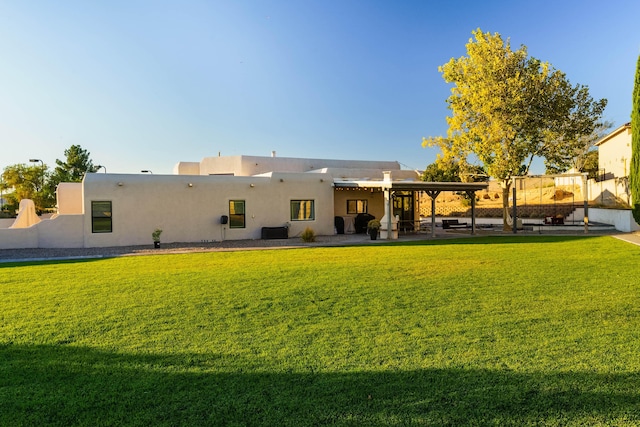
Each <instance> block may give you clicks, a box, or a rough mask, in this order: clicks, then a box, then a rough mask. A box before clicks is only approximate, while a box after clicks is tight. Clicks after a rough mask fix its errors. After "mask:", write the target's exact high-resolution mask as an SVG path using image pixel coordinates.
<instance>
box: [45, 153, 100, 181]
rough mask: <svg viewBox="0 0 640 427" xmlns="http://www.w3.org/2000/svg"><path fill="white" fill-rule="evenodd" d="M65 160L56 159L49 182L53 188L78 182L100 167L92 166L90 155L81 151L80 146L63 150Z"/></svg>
mask: <svg viewBox="0 0 640 427" xmlns="http://www.w3.org/2000/svg"><path fill="white" fill-rule="evenodd" d="M64 155H65V157H66V159H65V160H64V161H63V160H60V159H56V165H57V166H56V168H55V169H54V171H53V174H52V175H51V179H50V181H49V183H50V186H51V187H53V188H55V187H56V186H57V185H58V184H59V183H61V182H80V181H82V178H83V177H84V174H85V173H87V172H96V171H97V170H98V169H99V168H100V166H94V165H93V161H92V160H91V157H90V155H91V153H89V152H88V151H87V150H85V149H83V148H82V147H81V146H80V145H72V146H71V147H69V148H68V149H66V150H64Z"/></svg>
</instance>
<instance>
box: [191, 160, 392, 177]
mask: <svg viewBox="0 0 640 427" xmlns="http://www.w3.org/2000/svg"><path fill="white" fill-rule="evenodd" d="M323 168H333V169H345V170H347V169H348V170H351V171H353V170H356V169H368V170H374V171H377V172H378V173H379V171H381V170H400V164H399V163H398V162H393V161H391V162H390V161H372V160H334V159H301V158H293V157H261V156H223V157H206V158H204V159H202V161H201V162H200V174H201V175H212V174H213V175H223V174H229V175H236V176H252V175H258V174H263V173H268V172H272V171H277V172H296V173H299V172H309V171H315V170H319V169H323ZM350 177H351V178H353V177H354V176H350ZM377 179H380V178H379V177H378V178H377Z"/></svg>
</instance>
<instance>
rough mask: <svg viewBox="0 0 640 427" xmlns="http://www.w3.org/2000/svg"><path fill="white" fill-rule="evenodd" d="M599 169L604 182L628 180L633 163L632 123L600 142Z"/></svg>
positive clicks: (616, 130)
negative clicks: (616, 179)
mask: <svg viewBox="0 0 640 427" xmlns="http://www.w3.org/2000/svg"><path fill="white" fill-rule="evenodd" d="M596 146H597V147H598V168H599V169H600V171H601V173H602V175H603V178H604V180H607V179H615V178H626V177H628V176H629V164H630V163H631V123H626V124H624V125H622V126H620V127H619V128H617V129H615V130H614V131H613V132H611V133H609V134H608V135H606V136H605V137H603V138H602V139H600V140H599V141H598V142H596Z"/></svg>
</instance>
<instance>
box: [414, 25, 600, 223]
mask: <svg viewBox="0 0 640 427" xmlns="http://www.w3.org/2000/svg"><path fill="white" fill-rule="evenodd" d="M472 34H473V37H474V38H472V39H470V40H469V42H468V43H467V45H466V49H467V56H462V57H460V58H457V59H455V58H452V59H451V60H450V61H449V62H447V63H446V64H444V65H442V66H440V67H439V71H440V72H441V73H442V76H443V78H444V80H445V81H446V82H447V83H450V84H452V88H451V95H450V96H449V98H448V99H447V104H448V108H449V109H450V111H451V115H450V116H448V117H447V124H448V125H449V128H448V131H447V135H446V137H445V136H437V137H428V138H423V146H437V147H439V148H440V149H441V151H442V153H443V160H444V161H449V160H452V161H456V162H460V163H461V164H462V165H465V164H467V162H468V159H469V158H470V157H472V156H473V157H474V158H477V159H478V161H479V162H480V163H481V164H482V165H483V166H484V169H485V170H486V172H487V174H488V175H490V176H491V177H494V178H496V179H497V180H498V181H499V182H500V183H501V185H502V188H503V196H505V197H503V198H502V199H503V203H504V205H503V207H504V210H505V218H504V219H505V222H504V224H505V227H508V226H507V217H508V199H509V198H508V194H509V189H510V187H511V184H512V181H513V178H514V177H515V176H521V175H526V174H527V173H528V172H529V168H530V167H531V164H532V161H533V160H534V158H536V157H541V158H543V159H544V160H545V164H546V165H547V167H556V168H564V170H566V169H568V167H570V166H569V165H570V162H571V160H572V159H573V158H574V155H575V152H576V151H579V147H581V146H584V141H583V138H585V137H586V136H588V135H592V134H593V132H594V129H596V127H597V124H598V123H599V122H600V120H601V116H602V113H603V111H604V108H605V106H606V104H607V101H606V100H605V99H601V100H597V101H596V100H593V98H592V97H591V96H590V95H589V90H588V88H587V87H586V86H582V85H575V86H572V85H571V84H570V82H569V80H568V79H567V78H566V76H565V74H564V73H562V72H561V71H559V70H556V69H554V68H553V67H552V66H551V65H550V64H549V63H546V62H542V61H540V60H538V59H536V58H533V57H530V56H529V55H528V53H527V48H526V46H521V47H520V48H519V49H517V50H515V51H514V50H512V49H511V44H510V42H509V40H508V39H507V41H506V42H505V41H504V40H503V39H502V37H501V36H500V34H498V33H494V34H491V33H483V32H482V31H481V30H480V29H477V30H475V31H473V32H472Z"/></svg>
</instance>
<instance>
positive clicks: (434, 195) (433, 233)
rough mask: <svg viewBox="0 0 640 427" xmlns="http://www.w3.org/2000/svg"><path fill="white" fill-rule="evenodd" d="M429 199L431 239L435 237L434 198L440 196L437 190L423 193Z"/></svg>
mask: <svg viewBox="0 0 640 427" xmlns="http://www.w3.org/2000/svg"><path fill="white" fill-rule="evenodd" d="M425 193H427V195H428V196H429V197H431V237H436V197H438V195H439V194H440V191H438V190H427V191H425Z"/></svg>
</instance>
